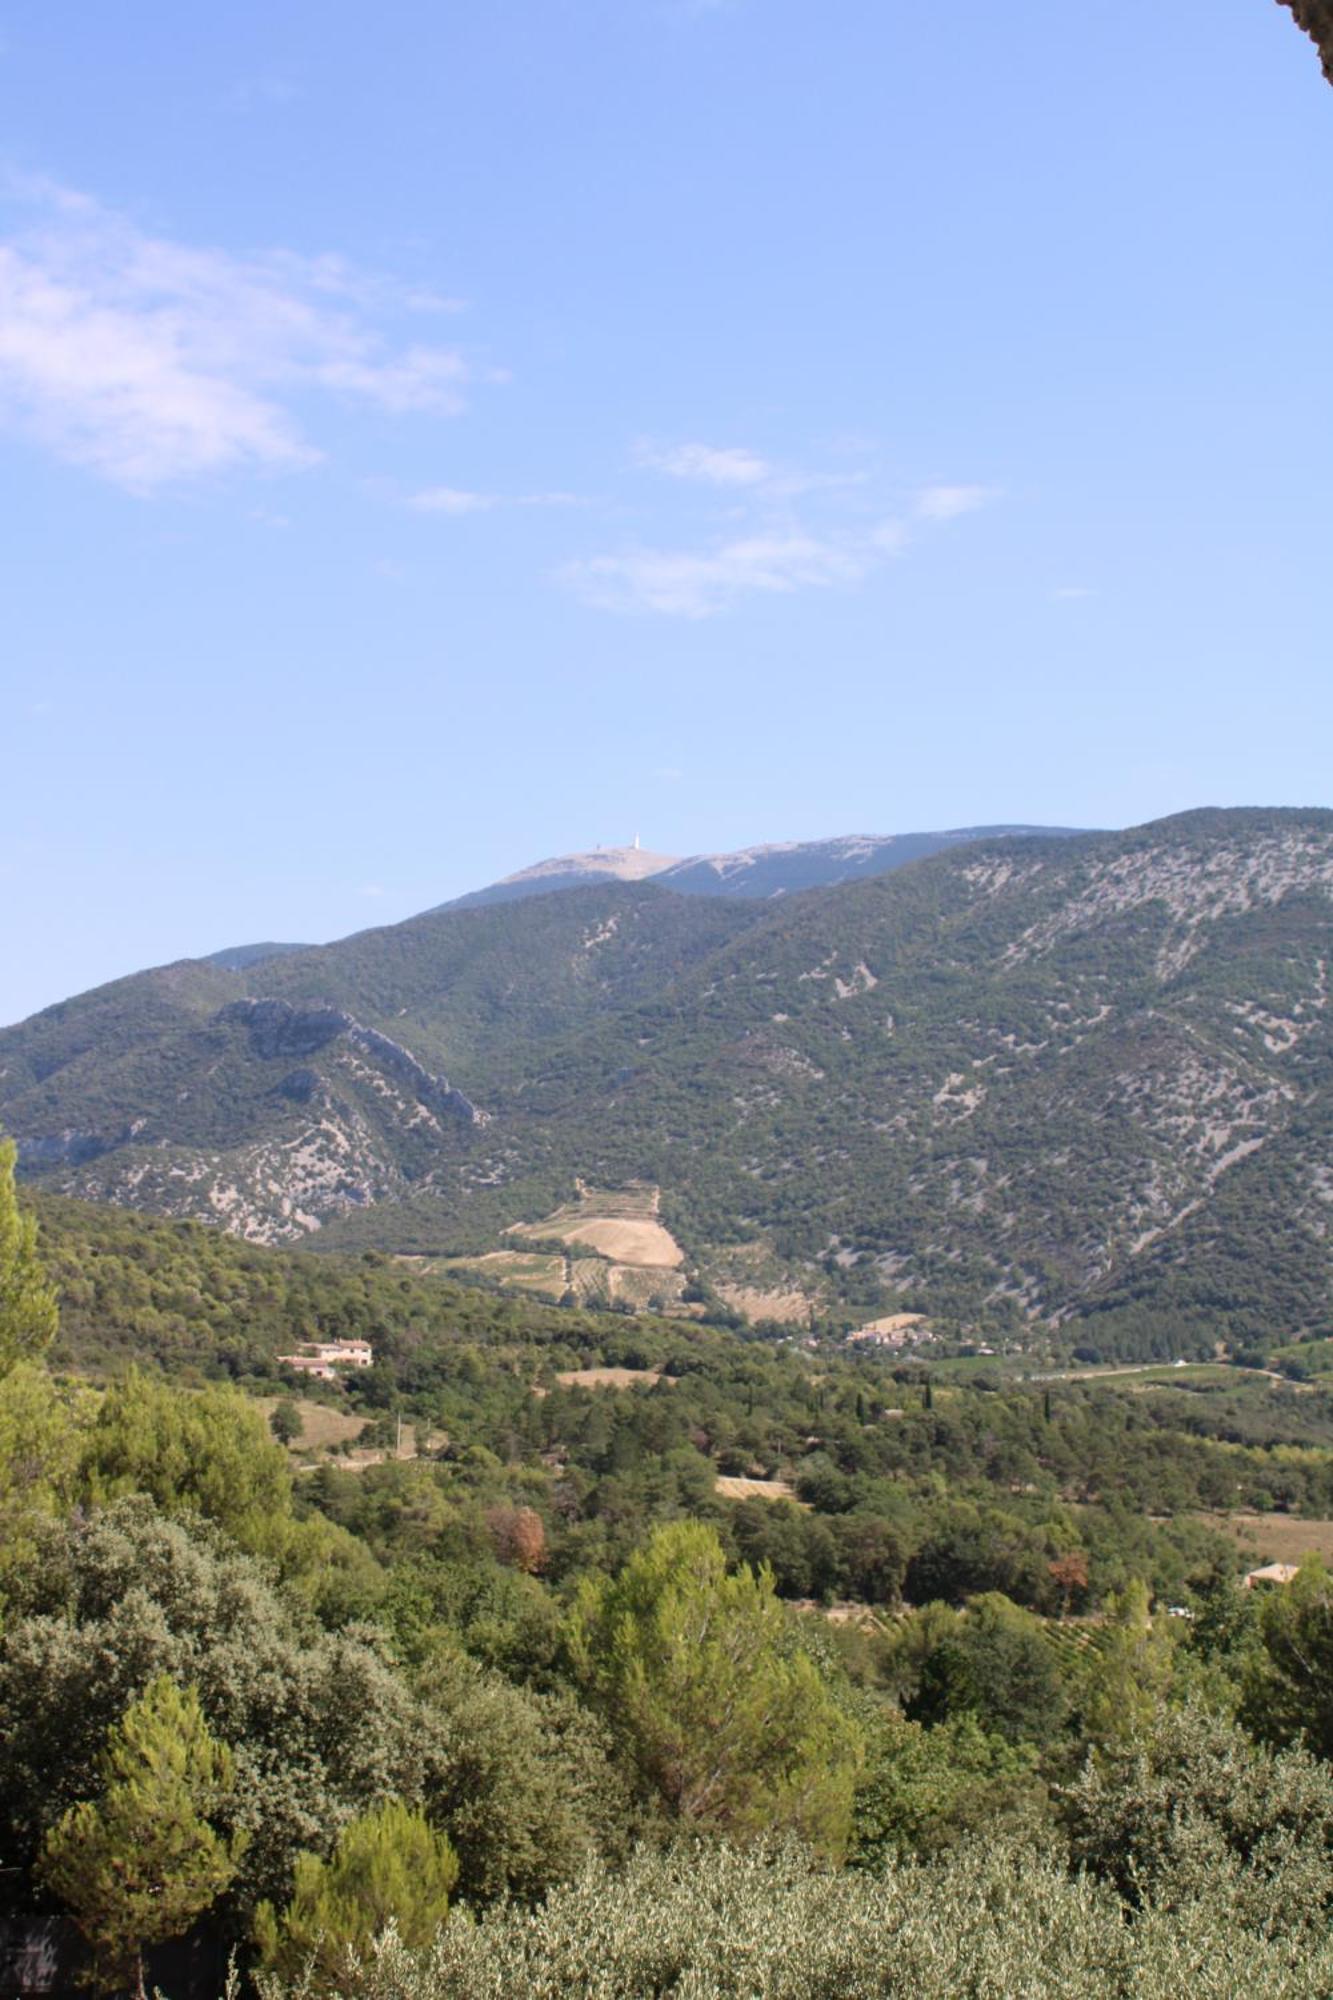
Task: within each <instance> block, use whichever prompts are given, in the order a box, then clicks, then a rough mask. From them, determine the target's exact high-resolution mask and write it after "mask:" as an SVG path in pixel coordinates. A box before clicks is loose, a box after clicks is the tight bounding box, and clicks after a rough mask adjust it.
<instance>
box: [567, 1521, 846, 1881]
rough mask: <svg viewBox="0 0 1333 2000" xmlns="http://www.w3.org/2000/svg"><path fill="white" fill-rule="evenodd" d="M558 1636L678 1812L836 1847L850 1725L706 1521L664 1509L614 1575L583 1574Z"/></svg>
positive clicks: (840, 1840)
mask: <svg viewBox="0 0 1333 2000" xmlns="http://www.w3.org/2000/svg"><path fill="white" fill-rule="evenodd" d="M568 1641H569V1648H570V1652H571V1655H572V1656H573V1659H574V1662H575V1665H576V1668H577V1670H578V1672H579V1673H580V1676H581V1677H582V1679H583V1680H584V1681H585V1683H586V1684H587V1685H588V1686H589V1688H590V1691H591V1692H592V1694H593V1696H594V1698H595V1699H596V1700H597V1701H598V1702H599V1704H600V1705H601V1706H602V1707H603V1708H604V1710H605V1712H606V1715H607V1718H608V1720H609V1721H610V1723H611V1725H612V1727H613V1728H614V1729H615V1730H616V1731H617V1732H618V1733H619V1734H620V1735H621V1736H622V1738H623V1739H624V1740H625V1743H626V1746H627V1748H628V1749H629V1751H630V1754H631V1756H632V1757H633V1759H634V1761H635V1763H636V1764H637V1765H638V1768H639V1770H640V1772H641V1774H642V1776H643V1777H644V1778H645V1779H646V1780H647V1781H648V1782H649V1783H650V1784H652V1785H653V1786H654V1788H655V1789H656V1790H657V1792H658V1793H659V1794H660V1796H661V1797H662V1798H663V1799H664V1800H665V1802H666V1803H667V1805H668V1806H669V1807H671V1809H672V1810H673V1811H675V1812H676V1813H678V1814H679V1816H680V1817H681V1818H682V1819H683V1820H686V1821H690V1822H692V1823H693V1824H695V1825H696V1826H699V1827H706V1828H709V1829H712V1830H714V1831H717V1832H721V1833H726V1834H729V1835H731V1836H732V1837H733V1838H740V1839H746V1838H754V1837H756V1836H762V1835H766V1834H772V1833H780V1832H784V1831H786V1832H794V1833H799V1834H800V1835H802V1836H803V1837H804V1838H806V1839H807V1840H809V1841H810V1842H811V1843H812V1844H813V1845H815V1846H816V1847H819V1848H822V1849H824V1850H825V1851H826V1852H829V1853H832V1854H837V1853H839V1852H840V1851H841V1849H842V1848H843V1846H844V1845H845V1842H846V1838H847V1831H848V1826H849V1823H850V1814H851V1799H852V1787H853V1783H854V1780H855V1775H856V1771H857V1768H858V1766H859V1762H860V1757H861V1750H862V1740H861V1735H860V1731H859V1729H858V1727H857V1725H856V1724H855V1722H853V1721H852V1720H851V1719H850V1717H849V1716H848V1715H847V1714H846V1713H845V1712H844V1711H843V1710H842V1709H841V1708H840V1707H839V1706H838V1704H837V1703H836V1701H835V1700H834V1698H833V1696H832V1695H831V1694H830V1692H829V1690H828V1688H827V1687H826V1686H825V1684H824V1682H823V1680H822V1679H821V1677H820V1674H819V1672H818V1669H817V1668H816V1667H815V1665H814V1663H813V1662H812V1661H811V1659H810V1658H809V1657H808V1656H807V1655H806V1653H804V1652H803V1651H802V1650H801V1649H800V1647H799V1646H797V1645H795V1644H794V1643H793V1642H792V1635H791V1631H790V1627H789V1624H788V1619H787V1614H786V1611H785V1609H784V1607H783V1606H782V1604H781V1603H779V1601H778V1599H777V1597H776V1595H775V1593H774V1589H773V1578H772V1575H771V1573H770V1572H769V1571H768V1570H766V1569H765V1570H761V1571H760V1572H759V1574H758V1575H756V1574H755V1573H754V1571H752V1570H751V1569H749V1568H747V1567H744V1566H742V1567H741V1568H740V1569H739V1570H738V1571H736V1572H735V1574H733V1575H728V1573H727V1564H726V1557H725V1554H724V1553H723V1549H722V1544H721V1542H720V1541H719V1540H718V1537H717V1534H716V1532H715V1530H714V1529H712V1528H711V1527H707V1526H705V1525H704V1524H703V1523H702V1522H699V1521H677V1522H673V1523H672V1524H671V1525H670V1526H668V1527H664V1528H659V1529H658V1530H657V1532H656V1533H655V1534H654V1535H653V1537H652V1539H651V1540H650V1541H649V1543H648V1545H647V1547H646V1548H642V1549H640V1550H639V1551H638V1552H637V1553H636V1554H635V1555H633V1556H631V1557H630V1560H629V1561H628V1562H627V1563H626V1565H625V1567H624V1569H623V1570H621V1572H620V1574H619V1576H617V1577H615V1578H614V1579H608V1578H605V1577H588V1578H585V1580H584V1582H583V1585H582V1587H581V1589H580V1592H579V1596H578V1598H577V1600H576V1603H575V1607H574V1611H573V1614H572V1617H571V1620H570V1624H569V1630H568Z"/></svg>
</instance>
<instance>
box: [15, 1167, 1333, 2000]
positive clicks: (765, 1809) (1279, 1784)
mask: <svg viewBox="0 0 1333 2000" xmlns="http://www.w3.org/2000/svg"><path fill="white" fill-rule="evenodd" d="M38 1217H40V1229H39V1228H38V1226H37V1222H38ZM52 1280H54V1285H55V1287H57V1288H58V1290H59V1294H60V1305H59V1326H58V1328H57V1326H56V1308H55V1302H54V1288H53V1285H52ZM136 1328H137V1329H139V1331H138V1332H136ZM352 1334H355V1335H357V1336H359V1337H368V1338H369V1339H370V1341H371V1343H372V1347H373V1353H374V1363H373V1366H372V1367H370V1368H369V1369H365V1370H356V1371H348V1373H347V1375H346V1378H345V1381H344V1382H343V1383H342V1384H341V1385H339V1384H337V1383H334V1384H325V1385H316V1394H317V1397H318V1400H317V1401H314V1402H312V1401H311V1400H310V1396H309V1394H303V1393H302V1392H303V1389H308V1388H309V1387H310V1385H308V1384H301V1383H298V1382H297V1381H296V1379H295V1378H294V1377H293V1376H292V1374H291V1372H290V1370H289V1369H287V1368H286V1367H285V1365H284V1364H283V1363H282V1362H281V1361H280V1360H279V1358H278V1357H279V1356H280V1355H281V1354H283V1353H286V1352H289V1351H291V1344H292V1343H293V1342H294V1341H297V1340H300V1339H305V1338H320V1339H336V1338H338V1337H340V1336H343V1337H346V1336H349V1335H352ZM0 1366H3V1369H4V1373H3V1377H2V1378H0V1528H2V1529H3V1533H0V1548H2V1549H3V1556H2V1557H0V1607H2V1609H0V1745H2V1746H3V1747H2V1748H0V1801H3V1804H2V1805H0V1842H2V1843H3V1849H4V1852H5V1854H6V1856H7V1857H8V1858H9V1866H8V1872H7V1873H6V1874H5V1876H4V1877H3V1883H4V1896H5V1899H6V1907H5V1911H4V1921H5V1923H6V1924H7V1925H8V1927H9V1928H8V1932H7V1935H9V1936H10V1937H11V1938H13V1937H15V1936H17V1937H20V1938H22V1937H40V1938H41V1939H44V1940H45V1941H46V1944H47V1945H48V1946H49V1947H50V1949H51V1950H53V1951H55V1952H56V1953H57V1955H61V1954H63V1957H62V1959H61V1962H62V1963H64V1964H65V1965H66V1966H67V1967H68V1968H71V1971H70V1976H71V1977H72V1976H73V1970H72V1968H75V1967H77V1965H78V1964H80V1963H82V1964H83V1965H84V1966H85V1968H90V1969H91V1971H92V1974H93V1976H94V1978H95V1980H96V1981H97V1982H99V1983H100V1986H101V1990H103V1991H106V1992H113V1991H117V1990H120V1988H121V1986H122V1985H123V1984H124V1983H125V1982H126V1981H128V1982H129V1984H130V1985H133V1983H134V1981H135V1979H136V1978H137V1977H138V1972H137V1968H138V1966H139V1965H140V1963H141V1954H146V1957H144V1958H143V1959H142V1963H143V1964H144V1966H145V1967H146V1968H147V1969H146V1971H145V1973H144V1977H145V1978H150V1977H151V1978H156V1979H157V1980H158V1981H159V1983H163V1984H166V1987H167V1990H168V1991H169V1992H172V1993H173V1994H174V1995H175V1996H176V2000H180V1996H181V1995H183V1994H186V1993H187V1992H188V1993H192V1994H195V1993H197V1994H209V1993H212V1992H216V1991H220V1990H221V1985H222V1983H223V1980H224V1978H225V1967H226V1962H227V1960H228V1958H229V1957H231V1958H232V1960H233V1966H234V1969H233V1975H232V1976H233V1978H234V1979H235V1980H236V1981H239V1982H241V1983H242V1985H244V1984H245V1983H246V1982H251V1981H253V1982H256V1983H257V1986H258V1990H259V1991H260V1992H261V1993H262V1994H264V1995H265V1996H267V2000H285V1996H286V1995H288V1994H289V1993H291V1994H295V1993H297V1992H301V1993H309V1994H323V1995H328V1996H333V1995H346V1996H348V2000H350V1997H351V1996H352V1995H353V1994H356V1995H364V1994H367V1993H371V1994H380V1993H382V1994H384V1995H385V1996H388V1995H389V1994H395V1995H399V1996H416V1995H421V1996H422V2000H425V1996H427V1995H436V1994H439V1995H444V1994H450V1995H455V1996H462V2000H471V1996H474V1995H475V1996H477V2000H481V1996H483V1995H492V1994H498V1993H500V1992H504V1993H505V1994H516V1995H518V1996H520V2000H523V1996H532V2000H536V1996H537V1995H547V1994H553V1993H554V1992H555V1991H556V1990H557V1988H558V1987H561V1986H563V1987H564V1988H565V1990H587V1991H589V1992H597V1993H601V1994H603V1995H605V1996H608V2000H609V1996H612V1995H617V1996H620V1995H623V1996H625V2000H629V1996H630V1995H636V1996H637V1995H640V1994H652V1993H659V1994H664V1995H665V1994H667V1993H677V1992H681V1993H683V1992H686V1991H689V1992H692V1993H694V1992H697V1993H700V1994H704V1995H710V1996H718V2000H721V1996H725V1995H733V1994H736V1993H739V1992H741V1991H747V1992H748V1991H750V1990H752V1986H751V1982H752V1981H753V1980H754V1979H761V1980H762V1981H763V1982H765V1983H764V1984H763V1986H762V1990H764V1991H766V1992H770V1993H773V1994H781V1995H789V1996H791V2000H806V1996H810V1997H811V2000H813V1996H816V1995H820V1996H829V2000H831V1996H832V1995H834V1994H841V1993H845V1992H847V1991H864V1992H867V1993H879V1994H885V1995H889V1994H901V1995H903V1996H906V1995H907V1994H909V1993H910V1994H913V1995H915V1994H922V1993H924V1994H937V1995H939V1996H940V2000H944V1996H945V1995H949V1996H953V1995H967V1994H976V1995H978V1996H979V1995H981V1994H982V1993H992V1992H994V1991H996V1990H1001V1991H1004V1992H1005V1993H1015V1994H1024V1993H1031V1994H1032V1995H1034V1996H1035V1995H1036V1994H1038V1993H1045V1992H1050V1991H1059V1992H1061V1993H1065V1992H1068V1993H1075V1994H1077V1993H1086V1994H1088V1995H1098V1996H1102V1995H1112V1994H1125V1995H1129V1994H1131V1993H1132V1994H1135V1995H1141V1994H1147V1995H1149V1996H1154V1995H1157V1994H1159V1993H1160V1994H1165V1993H1166V1992H1167V1991H1168V1987H1169V1986H1171V1983H1172V1982H1174V1987H1173V1989H1172V1990H1179V1987H1180V1984H1181V1982H1182V1981H1184V1982H1185V1984H1186V1988H1187V1990H1190V1991H1197V1992H1202V1993H1212V1992H1215V1993H1217V1994H1218V1995H1219V1996H1220V1995H1221V1994H1223V1993H1227V1992H1234V1990H1235V1985H1234V1981H1235V1979H1236V1978H1238V1977H1241V1976H1243V1977H1244V1978H1246V1979H1249V1980H1251V1981H1253V1982H1254V1984H1255V1990H1257V1991H1263V1992H1264V1993H1270V1992H1271V1993H1274V1994H1290V1995H1296V1994H1307V1993H1308V1994H1314V1993H1317V1992H1319V1991H1322V1990H1323V1985H1322V1984H1321V1982H1326V1980H1327V1977H1328V1975H1329V1966H1328V1964H1327V1963H1326V1953H1327V1945H1326V1933H1327V1920H1328V1914H1329V1913H1330V1912H1331V1911H1333V1860H1330V1852H1331V1850H1333V1777H1331V1776H1330V1774H1329V1771H1328V1767H1327V1765H1326V1763H1325V1761H1324V1760H1325V1759H1326V1758H1328V1757H1330V1756H1333V1725H1330V1721H1329V1717H1328V1713H1327V1702H1326V1680H1327V1672H1328V1669H1329V1663H1328V1662H1326V1660H1325V1657H1324V1656H1325V1652H1326V1650H1327V1640H1326V1633H1327V1629H1328V1622H1329V1618H1330V1605H1333V1584H1330V1582H1329V1580H1328V1579H1327V1578H1326V1576H1325V1574H1324V1572H1323V1570H1322V1568H1321V1567H1320V1565H1319V1563H1318V1562H1317V1560H1316V1561H1312V1562H1311V1563H1309V1564H1307V1566H1306V1568H1305V1569H1304V1570H1303V1571H1302V1572H1301V1575H1300V1577H1299V1578H1298V1580H1297V1581H1296V1582H1294V1583H1293V1584H1291V1585H1290V1586H1289V1587H1287V1588H1285V1589H1277V1590H1275V1591H1271V1592H1269V1593H1268V1594H1267V1595H1265V1593H1264V1592H1263V1591H1260V1590H1256V1591H1244V1590H1242V1589H1241V1588H1240V1587H1239V1584H1238V1577H1239V1572H1240V1570H1241V1569H1242V1568H1244V1567H1245V1566H1247V1564H1249V1563H1252V1562H1253V1561H1254V1560H1256V1559H1257V1557H1258V1556H1260V1555H1262V1554H1264V1553H1265V1550H1264V1546H1263V1543H1262V1539H1260V1540H1259V1541H1258V1542H1257V1543H1256V1544H1255V1546H1254V1549H1253V1551H1252V1552H1251V1553H1250V1554H1248V1555H1247V1554H1245V1553H1242V1552H1241V1551H1240V1550H1239V1549H1238V1547H1237V1543H1236V1541H1235V1540H1234V1539H1233V1538H1231V1537H1230V1536H1228V1535H1226V1534H1223V1533H1222V1532H1220V1529H1221V1528H1222V1527H1223V1526H1225V1524H1226V1521H1227V1519H1228V1518H1229V1517H1230V1516H1232V1515H1233V1514H1235V1513H1236V1512H1237V1510H1244V1511H1245V1513H1246V1515H1247V1516H1249V1517H1256V1518H1257V1519H1258V1520H1259V1521H1260V1522H1262V1521H1263V1520H1264V1519H1267V1520H1269V1521H1271V1522H1273V1523H1274V1524H1275V1525H1276V1524H1280V1523H1283V1522H1291V1521H1294V1520H1296V1519H1298V1518H1299V1517H1300V1516H1302V1515H1306V1516H1309V1517H1311V1519H1310V1527H1311V1531H1312V1533H1316V1532H1317V1522H1318V1520H1319V1519H1320V1518H1321V1517H1324V1516H1328V1515H1330V1514H1333V1398H1330V1397H1329V1395H1328V1394H1327V1393H1326V1392H1325V1391H1324V1389H1323V1388H1322V1387H1320V1386H1318V1385H1317V1384H1316V1385H1315V1386H1309V1385H1302V1384H1299V1383H1295V1382H1291V1383H1282V1382H1279V1381H1273V1380H1269V1379H1266V1378H1263V1377H1260V1376H1258V1375H1256V1374H1253V1373H1249V1374H1247V1373H1245V1372H1244V1371H1241V1370H1232V1371H1226V1370H1215V1371H1213V1375H1212V1377H1202V1378H1201V1379H1200V1380H1199V1381H1198V1382H1197V1383H1195V1384H1194V1386H1193V1387H1192V1388H1190V1389H1185V1388H1179V1389H1177V1388H1175V1387H1173V1386H1170V1385H1164V1386H1162V1387H1160V1388H1159V1387H1155V1386H1154V1385H1153V1384H1152V1383H1146V1384H1145V1383H1138V1382H1136V1381H1135V1380H1133V1379H1132V1378H1125V1379H1124V1380H1122V1381H1121V1380H1117V1379H1115V1378H1108V1379H1106V1380H1102V1381H1094V1382H1084V1381H1079V1380H1072V1379H1067V1380H1060V1381H1056V1382H1052V1383H1047V1384H1044V1385H1043V1384H1039V1383H1034V1382H1027V1381H1020V1380H1009V1381H1008V1382H1007V1383H1006V1380H1005V1378H1004V1377H1003V1376H1002V1375H994V1376H992V1377H990V1378H986V1377H985V1376H984V1375H983V1376H982V1377H981V1378H979V1379H975V1380H972V1379H969V1377H968V1371H967V1370H966V1369H965V1368H961V1366H954V1365H953V1364H950V1363H948V1362H940V1363H937V1364H933V1365H932V1366H931V1367H930V1368H926V1367H923V1366H921V1365H919V1364H916V1363H905V1364H902V1365H895V1364H894V1363H893V1362H892V1361H891V1360H886V1359H885V1358H884V1357H883V1356H869V1357H867V1356H864V1355H862V1356H859V1357H858V1356H856V1355H855V1354H852V1353H846V1352H840V1351H838V1350H836V1349H833V1348H830V1347H828V1346H822V1347H818V1348H810V1347H808V1346H805V1345H803V1344H801V1343H799V1342H793V1341H775V1340H772V1339H757V1338H755V1337H753V1336H745V1335H742V1334H738V1333H735V1332H731V1331H727V1330H724V1329H719V1328H714V1327H709V1326H707V1325H701V1324H699V1323H697V1322H690V1321H681V1320H676V1321H673V1320H669V1319H664V1318H661V1317H653V1316H651V1315H650V1316H643V1317H638V1318H628V1317H626V1316H625V1315H623V1314H597V1313H592V1312H583V1311H578V1310H575V1309H572V1308H560V1307H556V1306H544V1305H541V1304H540V1303H538V1302H534V1301H530V1300H522V1299H517V1298H513V1297H507V1296H502V1295H499V1294H496V1293H494V1292H490V1293H487V1292H478V1291H475V1290H469V1289H468V1288H466V1287H463V1286H460V1285H458V1284H456V1283H454V1282H452V1281H450V1280H447V1279H441V1278H439V1277H437V1276H434V1275H432V1274H431V1273H429V1272H422V1271H421V1270H419V1269H416V1268H414V1267H410V1266H403V1265H401V1264H398V1263H395V1262H393V1261H392V1260H388V1259H385V1258H383V1257H381V1256H379V1255H374V1256H372V1257H370V1258H366V1257H360V1258H357V1259H344V1258H337V1257H327V1256H325V1257H317V1256H313V1255H311V1254H310V1253H309V1252H295V1251H288V1250H283V1249H276V1250H274V1249H265V1248H262V1247H258V1246H253V1245H247V1244H244V1243H240V1242H237V1241H236V1240H234V1239H231V1238H228V1237H226V1236H224V1235H222V1234H220V1233H215V1232H210V1231H208V1230H205V1229H203V1228H201V1227H200V1226H199V1225H197V1224H192V1223H171V1222H163V1221H151V1220H142V1219H139V1218H136V1217H134V1216H132V1215H128V1214H125V1213H121V1212H117V1211H114V1210H96V1209H87V1208H84V1207H81V1206H80V1205H79V1204H76V1203H70V1202H63V1201H54V1200H49V1199H44V1200H43V1201H42V1202H41V1203H40V1204H39V1207H38V1209H37V1211H36V1214H34V1213H33V1212H32V1211H31V1210H30V1209H27V1208H24V1209H20V1208H19V1207H18V1206H17V1205H16V1202H15V1198H14V1194H13V1188H12V1180H11V1179H9V1178H8V1177H7V1175H5V1174H0ZM1214 1378H1221V1379H1214ZM285 1412H295V1414H296V1419H297V1421H296V1423H295V1424H294V1425H292V1424H289V1423H288V1422H286V1421H285V1418H284V1413H285ZM312 1412H313V1413H315V1415H316V1416H318V1414H319V1413H320V1412H323V1413H324V1416H325V1417H326V1418H330V1419H331V1418H338V1419H340V1420H341V1422H342V1424H343V1425H344V1426H345V1427H346V1429H347V1430H348V1431H351V1430H354V1429H355V1428H356V1427H357V1426H358V1425H362V1426H364V1428H363V1429H362V1431H361V1439H362V1440H366V1439H369V1440H371V1441H373V1440H375V1439H379V1440H380V1441H381V1448H380V1449H379V1450H378V1451H376V1450H365V1449H357V1450H355V1451H352V1452H351V1454H350V1455H348V1454H347V1452H346V1451H345V1450H344V1448H343V1447H341V1446H339V1445H337V1444H336V1443H333V1442H330V1441H328V1440H330V1439H331V1438H332V1429H331V1428H326V1430H325V1432H324V1433H322V1435H323V1436H324V1437H325V1439H326V1441H325V1442H323V1443H320V1442H318V1441H316V1442H313V1443H312V1442H310V1441H309V1440H308V1439H307V1437H306V1429H305V1426H306V1421H307V1419H308V1418H309V1415H310V1413H312ZM311 1435H312V1436H313V1437H315V1438H316V1439H318V1437H319V1436H320V1435H321V1433H320V1430H319V1425H318V1424H317V1423H316V1424H312V1425H311ZM283 1438H286V1439H289V1440H290V1442H288V1443H283V1442H281V1441H280V1440H281V1439H283ZM404 1440H405V1442H404ZM359 1442H360V1441H359ZM395 1446H397V1450H395ZM399 1453H405V1454H406V1455H399ZM1257 1532H1258V1533H1259V1535H1260V1537H1262V1532H1263V1531H1262V1528H1260V1529H1259V1530H1258V1531H1257ZM983 1839H984V1843H985V1845H984V1850H983V1849H982V1848H980V1847H979V1846H978V1844H977V1843H978V1842H979V1841H981V1840H983ZM816 1911H817V1912H818V1916H817V1918H816V1915H815V1912H816ZM182 1940H183V1941H184V1942H181V1941H182ZM173 1954H174V1955H173ZM742 1966H744V1967H745V1968H747V1970H746V1971H744V1972H742V1970H741V1968H742ZM1227 1980H1231V1981H1232V1982H1233V1983H1232V1984H1231V1985H1228V1984H1226V1983H1225V1982H1226V1981H1227ZM210 1982H211V1983H210ZM997 1982H998V1985H997ZM1210 1982H1211V1983H1210ZM756 1990H758V1989H756Z"/></svg>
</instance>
